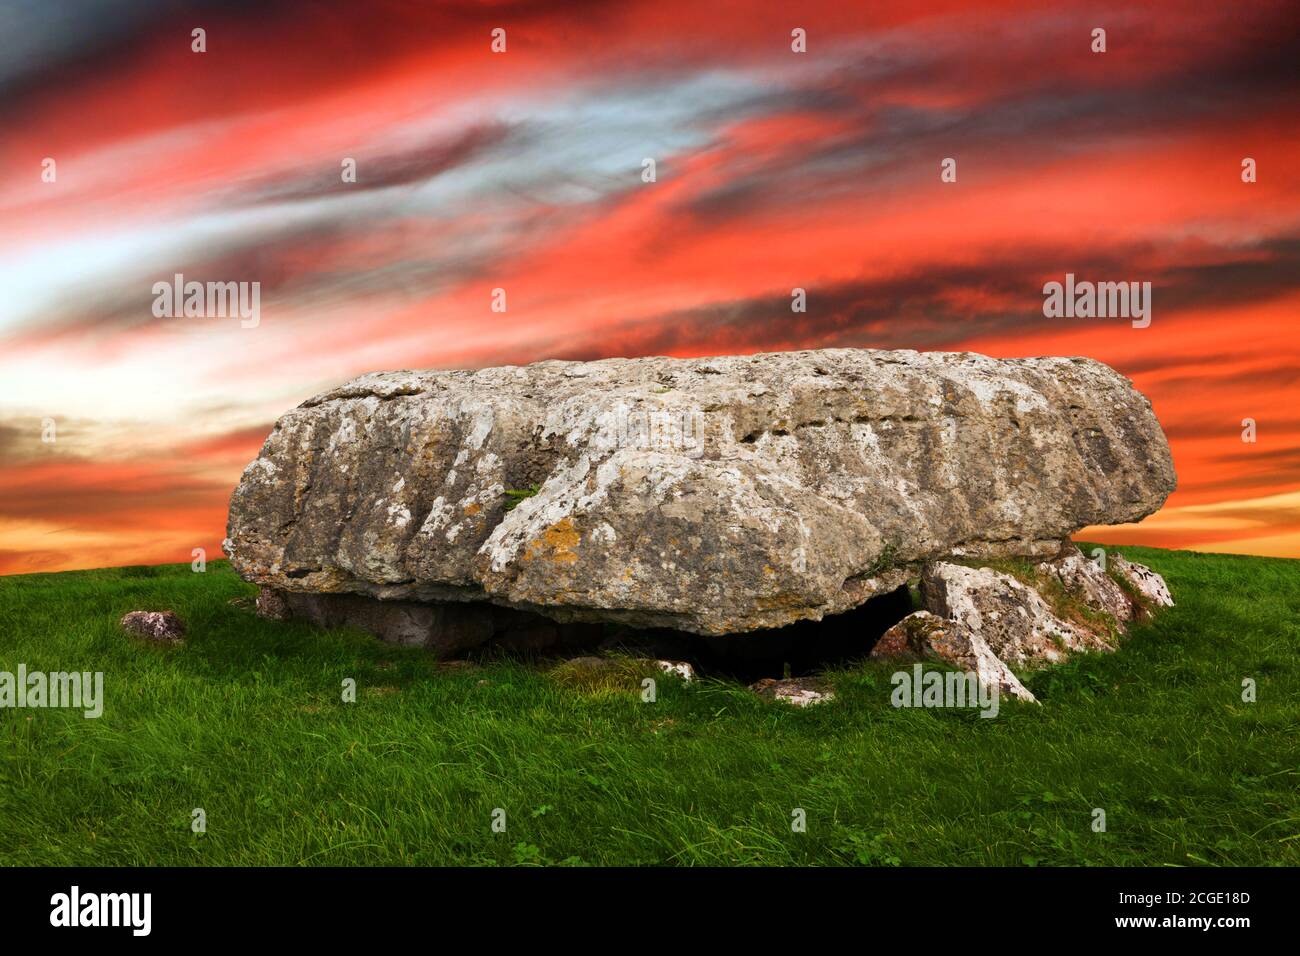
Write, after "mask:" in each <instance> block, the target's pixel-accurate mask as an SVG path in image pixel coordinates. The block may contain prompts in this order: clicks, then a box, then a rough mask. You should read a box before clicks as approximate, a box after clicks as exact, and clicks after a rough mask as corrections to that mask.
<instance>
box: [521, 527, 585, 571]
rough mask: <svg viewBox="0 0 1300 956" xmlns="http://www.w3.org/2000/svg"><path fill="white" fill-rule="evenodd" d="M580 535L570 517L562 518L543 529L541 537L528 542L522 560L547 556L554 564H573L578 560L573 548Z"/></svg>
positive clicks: (576, 544)
mask: <svg viewBox="0 0 1300 956" xmlns="http://www.w3.org/2000/svg"><path fill="white" fill-rule="evenodd" d="M580 540H581V536H580V535H579V534H578V532H577V530H576V529H575V528H574V527H573V519H572V518H562V519H561V520H559V521H557V522H555V524H553V525H551V526H550V527H549V528H547V529H546V530H545V531H543V532H542V535H541V537H539V538H534V539H533V540H532V541H529V542H528V547H527V548H525V549H524V558H523V559H524V560H525V561H531V560H532V559H533V558H541V557H547V558H549V559H550V560H551V561H553V562H554V563H556V564H573V562H575V561H577V560H578V555H577V554H576V553H575V552H574V550H573V549H574V548H576V547H577V546H578V542H579V541H580Z"/></svg>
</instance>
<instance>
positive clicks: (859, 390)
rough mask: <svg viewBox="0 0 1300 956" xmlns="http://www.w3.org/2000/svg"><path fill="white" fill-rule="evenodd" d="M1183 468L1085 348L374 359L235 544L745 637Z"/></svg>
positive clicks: (331, 566) (492, 596) (1095, 515)
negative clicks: (509, 361) (381, 363)
mask: <svg viewBox="0 0 1300 956" xmlns="http://www.w3.org/2000/svg"><path fill="white" fill-rule="evenodd" d="M1174 484H1175V476H1174V470H1173V465H1172V461H1171V459H1170V455H1169V449H1168V445H1167V443H1166V441H1165V436H1164V434H1163V432H1162V431H1161V429H1160V426H1159V424H1158V422H1157V421H1156V419H1155V416H1154V415H1153V413H1152V410H1151V405H1150V403H1149V402H1148V401H1147V399H1146V398H1145V397H1143V396H1142V395H1141V394H1139V393H1138V392H1137V391H1135V390H1134V389H1133V387H1132V385H1131V383H1130V382H1129V381H1128V380H1127V379H1125V378H1124V377H1123V376H1121V375H1119V374H1118V373H1116V372H1115V371H1113V370H1112V369H1110V368H1109V367H1107V366H1105V365H1102V364H1100V363H1098V362H1095V361H1092V360H1088V359H1082V358H1034V359H1005V360H995V359H991V358H988V357H986V356H982V355H976V354H973V353H938V352H930V353H917V352H911V351H873V350H860V349H831V350H821V351H805V352H786V353H770V354H764V355H752V356H728V357H722V358H709V359H672V358H644V359H609V360H605V361H600V362H560V361H548V362H540V363H537V364H534V365H528V366H520V367H515V366H511V367H505V368H492V369H484V370H481V371H477V372H471V371H445V372H439V371H419V372H412V371H400V372H384V373H376V374H371V375H365V376H362V377H361V378H358V379H356V380H354V381H352V382H349V383H348V384H346V385H343V386H341V387H339V388H336V389H333V390H331V391H328V392H325V393H323V394H321V395H318V396H316V397H314V398H312V399H309V400H308V401H306V402H304V403H303V404H302V405H301V406H299V407H298V408H295V409H293V410H291V411H289V412H287V413H286V414H285V415H284V416H283V417H282V418H281V419H280V420H279V421H278V422H277V423H276V426H275V429H274V431H273V432H272V433H271V435H270V437H268V438H267V440H266V443H265V445H264V446H263V448H262V450H261V453H260V454H259V456H258V458H257V459H256V460H255V461H254V462H252V464H250V465H249V466H248V468H247V469H246V470H245V471H244V474H243V477H242V479H241V481H240V483H239V486H238V488H237V489H236V491H235V493H234V496H233V498H232V500H231V509H230V520H229V527H228V538H227V542H226V551H227V553H228V554H229V555H230V557H231V561H232V564H233V566H234V568H235V570H236V571H237V572H238V573H239V574H240V575H241V576H243V577H244V578H245V579H247V580H249V581H253V582H256V583H258V584H261V585H264V586H267V587H271V588H275V589H277V590H279V591H282V592H286V593H293V592H304V593H321V594H358V595H367V596H370V597H377V598H381V599H385V600H395V601H418V602H446V601H458V602H464V601H470V602H490V603H492V604H496V605H501V606H504V607H511V608H517V609H521V610H527V611H533V612H537V613H541V614H544V615H546V616H548V617H551V618H552V619H554V620H557V621H560V622H582V621H587V622H610V623H619V624H626V625H630V626H633V627H667V628H673V629H677V630H683V631H690V632H693V633H696V634H705V635H720V634H735V633H740V632H745V631H751V630H756V629H761V628H772V627H780V626H783V625H785V624H789V623H791V622H794V621H798V620H801V619H813V620H817V619H820V618H821V617H822V616H823V615H826V614H834V613H840V612H843V611H846V610H849V609H851V608H854V607H856V606H858V605H860V604H862V603H863V602H864V601H866V600H867V599H869V598H871V597H873V596H875V595H877V594H881V593H884V592H886V591H889V590H892V589H893V588H895V587H897V586H898V585H899V584H901V583H903V582H905V581H906V580H908V579H909V578H914V577H915V576H916V574H917V573H918V571H919V569H920V568H921V566H922V565H923V564H925V563H926V562H934V561H941V560H942V559H944V558H945V557H954V556H960V557H973V558H979V557H990V558H992V557H1008V556H1025V557H1031V558H1033V559H1034V560H1038V561H1047V560H1050V559H1051V558H1052V557H1053V556H1054V555H1056V554H1057V552H1058V550H1059V547H1060V541H1061V539H1063V538H1065V537H1067V536H1068V535H1069V534H1070V533H1072V532H1074V531H1076V530H1078V529H1079V528H1081V527H1084V526H1086V525H1098V524H1103V525H1104V524H1117V523H1123V522H1130V521H1137V520H1140V519H1141V518H1143V517H1145V516H1146V515H1148V514H1151V513H1152V512H1154V511H1155V510H1157V509H1158V508H1159V507H1160V505H1161V504H1163V502H1164V500H1165V498H1166V497H1167V496H1168V495H1169V493H1170V492H1171V491H1172V490H1173V488H1174ZM508 492H510V493H508Z"/></svg>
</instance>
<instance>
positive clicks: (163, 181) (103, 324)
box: [0, 0, 1300, 573]
mask: <svg viewBox="0 0 1300 956" xmlns="http://www.w3.org/2000/svg"><path fill="white" fill-rule="evenodd" d="M1297 19H1300V17H1298V16H1297V11H1296V9H1295V7H1294V4H1291V5H1290V6H1289V7H1288V4H1287V3H1285V2H1268V0H1265V2H1242V3H1232V4H1227V3H1221V2H1214V3H1201V2H1195V0H1181V2H1176V3H1159V2H1157V3H1145V4H1141V5H1135V4H1131V3H1127V2H1122V3H1110V4H1093V3H1077V2H1075V3H1054V2H1052V0H1034V2H1023V3H1022V2H985V3H979V2H971V3H948V2H940V0H909V2H906V3H899V2H896V0H895V2H889V3H874V2H861V0H859V2H855V3H851V4H850V3H844V2H842V0H836V2H825V3H823V2H812V3H799V2H780V3H768V2H763V0H747V2H743V3H730V2H726V3H724V2H718V0H692V2H689V3H688V2H682V0H654V2H647V0H628V2H618V0H612V2H595V0H587V2H572V3H552V2H546V0H520V2H479V3H441V4H440V3H433V2H429V3H414V2H397V0H384V2H372V3H367V4H357V3H354V2H350V0H349V2H335V0H311V2H308V0H296V2H274V0H256V2H254V0H221V2H216V0H210V2H173V0H150V2H127V0H5V2H4V3H3V4H0V573H25V572H31V571H55V570H64V569H71V568H88V567H103V566H114V565H129V564H156V563H168V562H179V561H190V560H191V556H192V553H193V549H194V548H203V549H205V551H206V554H207V555H208V556H209V557H210V558H211V557H216V556H218V555H219V553H220V542H221V539H222V537H223V534H224V528H225V521H226V512H227V508H228V505H229V499H230V493H231V491H232V490H233V488H234V485H235V483H236V482H237V480H238V478H239V475H240V472H241V471H242V470H243V467H244V466H245V465H246V464H247V463H248V462H249V461H250V460H252V459H253V458H254V457H255V456H256V454H257V451H258V449H259V447H260V445H261V443H262V440H263V439H264V438H265V436H266V435H267V433H268V432H269V431H270V428H271V426H272V424H273V423H274V421H275V419H276V418H277V417H278V416H279V415H280V414H282V413H283V412H284V411H286V410H288V409H289V408H291V407H293V406H294V405H296V404H298V403H299V402H301V401H302V400H304V399H306V398H308V397H309V396H311V395H313V394H316V393H318V392H320V391H323V390H324V389H326V388H329V387H332V386H334V385H337V384H339V383H341V382H343V381H346V380H347V379H349V378H352V377H354V376H356V375H359V374H361V373H364V372H368V371H376V370H383V369H397V368H478V367H487V366H492V365H503V364H523V363H527V362H532V361H537V360H541V359H548V358H565V359H595V358H603V357H609V356H638V355H675V356H702V355H719V354H733V353H735V354H739V353H752V352H763V351H776V350H783V349H802V348H823V347H861V348H911V349H920V350H957V351H961V350H969V351H976V352H982V353H985V354H988V355H994V356H999V357H1015V356H1036V355H1083V356H1089V357H1091V358H1095V359H1099V360H1101V361H1103V362H1106V363H1108V364H1110V365H1112V366H1114V367H1115V368H1116V369H1118V370H1119V371H1120V372H1122V373H1123V374H1125V375H1127V376H1129V377H1130V378H1131V379H1133V381H1134V383H1135V384H1136V386H1137V387H1138V388H1139V389H1140V390H1141V391H1142V392H1143V393H1144V394H1146V395H1147V396H1148V397H1149V398H1150V399H1151V401H1152V403H1153V405H1154V408H1155V411H1156V414H1157V416H1158V417H1159V419H1160V421H1161V423H1162V424H1163V426H1164V428H1165V431H1166V434H1167V435H1168V437H1169V441H1170V446H1171V448H1172V451H1173V456H1174V463H1175V467H1176V469H1177V472H1178V477H1179V487H1178V490H1177V491H1176V492H1175V493H1174V494H1173V495H1172V496H1171V497H1170V498H1169V500H1168V502H1167V503H1166V505H1165V507H1164V508H1163V509H1162V510H1161V511H1160V512H1158V513H1157V514H1155V515H1153V516H1152V517H1150V518H1148V519H1147V520H1145V521H1143V522H1141V523H1140V524H1137V525H1132V526H1121V527H1116V528H1106V529H1087V530H1086V531H1085V532H1084V533H1083V534H1081V535H1077V536H1076V537H1080V538H1083V539H1086V540H1090V541H1101V542H1106V543H1115V544H1149V545H1154V546H1158V547H1177V548H1191V549H1196V550H1203V551H1220V552H1236V553H1249V554H1266V555H1280V556H1291V557H1300V402H1298V401H1297V394H1298V390H1297V385H1298V384H1300V382H1298V380H1300V335H1297V318H1298V317H1300V268H1298V266H1300V190H1298V189H1297V170H1300V134H1298V133H1297V118H1300V82H1298V80H1300V76H1298V74H1297V64H1298V63H1300V41H1298V40H1297V36H1298V35H1300V30H1297ZM1097 28H1101V29H1103V30H1104V31H1105V47H1106V48H1105V51H1104V52H1095V51H1094V49H1093V47H1094V45H1095V44H1096V41H1095V39H1094V33H1093V31H1094V30H1095V29H1097ZM196 29H201V30H203V31H204V33H203V35H202V36H203V41H204V43H203V46H204V50H203V52H196V50H195V49H194V46H195V43H196V41H195V39H194V34H193V31H194V30H196ZM495 30H503V31H504V41H505V49H504V52H498V51H496V50H494V49H493V44H494V33H493V31H495ZM796 30H799V31H803V33H802V36H803V37H804V38H805V43H804V46H805V49H804V51H803V52H799V51H797V50H796V49H794V47H795V46H798V45H799V44H798V43H797V41H796V35H795V34H794V32H793V31H796ZM499 36H500V35H499V34H498V37H499ZM498 46H499V42H498ZM647 159H652V160H654V179H653V181H652V182H647V181H646V178H647V176H646V167H645V163H644V161H645V160H647ZM947 159H952V160H955V167H954V168H955V172H956V176H955V181H945V179H944V177H943V175H942V171H943V163H944V161H945V160H947ZM1246 159H1250V160H1253V161H1254V164H1253V165H1254V170H1255V176H1254V180H1255V181H1253V182H1245V181H1243V161H1244V160H1246ZM50 160H52V161H53V162H52V164H51V163H50V162H48V161H50ZM347 160H351V161H353V162H354V163H355V169H356V176H355V182H346V181H344V179H345V176H344V173H343V170H344V166H345V161H347ZM949 178H950V179H951V177H949ZM178 273H179V274H181V275H183V276H184V277H185V278H186V279H188V280H198V281H222V282H225V281H235V282H248V283H252V282H257V283H259V286H258V288H259V290H260V300H259V314H258V317H257V322H256V324H255V325H253V324H252V323H251V322H246V321H241V320H240V319H239V318H238V317H234V318H231V317H184V316H180V317H170V316H166V315H164V316H161V317H159V316H157V315H155V311H156V310H155V308H154V306H155V292H154V284H155V283H156V282H160V281H164V282H171V281H172V280H173V276H174V275H176V274H178ZM1067 273H1072V274H1074V275H1075V276H1076V277H1077V279H1078V280H1079V281H1085V280H1087V281H1106V282H1111V281H1116V282H1119V281H1123V282H1130V281H1131V282H1150V283H1151V288H1152V293H1151V322H1150V325H1148V326H1147V327H1145V328H1135V327H1134V325H1133V323H1132V322H1130V321H1129V320H1127V319H1124V318H1114V317H1108V318H1094V317H1052V318H1049V317H1047V316H1045V315H1044V309H1043V302H1044V295H1043V286H1044V284H1045V283H1047V282H1051V281H1057V282H1062V281H1064V278H1065V276H1066V274H1067ZM795 288H802V289H805V290H806V294H807V311H806V312H803V313H796V312H792V310H791V307H790V306H791V291H792V290H793V289H795ZM495 289H504V290H505V295H506V299H505V302H506V311H504V312H494V311H493V310H492V304H493V301H494V299H493V290H495ZM497 301H498V302H499V300H497ZM1246 420H1250V421H1251V422H1253V423H1254V425H1253V436H1251V435H1249V434H1246V435H1245V436H1244V432H1246V425H1245V422H1246ZM1244 437H1253V439H1254V440H1253V441H1247V440H1244Z"/></svg>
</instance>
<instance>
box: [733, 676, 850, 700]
mask: <svg viewBox="0 0 1300 956" xmlns="http://www.w3.org/2000/svg"><path fill="white" fill-rule="evenodd" d="M749 689H750V690H752V691H753V692H754V693H756V694H758V696H759V697H763V698H766V699H768V700H782V701H785V702H786V703H787V704H793V705H794V706H795V707H811V706H812V705H813V704H823V703H825V702H826V701H828V700H834V699H835V694H834V693H833V692H832V691H831V689H830V688H829V687H828V686H827V685H826V683H825V682H824V681H822V680H819V679H818V678H815V677H787V678H786V679H785V680H776V679H775V678H772V677H764V678H763V679H762V680H760V681H756V682H755V683H753V684H750V685H749Z"/></svg>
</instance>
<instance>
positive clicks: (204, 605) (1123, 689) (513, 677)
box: [0, 548, 1300, 865]
mask: <svg viewBox="0 0 1300 956" xmlns="http://www.w3.org/2000/svg"><path fill="white" fill-rule="evenodd" d="M1120 550H1122V551H1123V553H1125V554H1126V555H1127V556H1130V557H1132V558H1134V559H1135V560H1138V561H1142V562H1144V563H1147V564H1149V565H1151V566H1152V567H1153V568H1155V569H1156V570H1157V571H1159V572H1160V573H1162V574H1163V575H1164V576H1165V578H1166V580H1167V581H1168V583H1169V585H1170V588H1171V589H1172V591H1173V593H1174V596H1175V598H1176V600H1177V601H1178V607H1176V608H1174V609H1172V610H1168V611H1166V612H1164V613H1163V614H1162V615H1161V616H1160V617H1159V618H1158V619H1157V620H1156V621H1155V622H1153V623H1150V624H1147V625H1142V626H1139V627H1136V628H1135V629H1134V630H1133V631H1132V633H1131V634H1130V636H1129V637H1128V638H1127V640H1126V642H1125V643H1124V646H1123V648H1122V649H1121V651H1120V652H1119V653H1117V654H1114V655H1109V656H1094V657H1088V658H1084V659H1079V660H1077V661H1075V662H1072V663H1071V664H1069V665H1067V666H1065V667H1062V668H1059V669H1055V670H1051V671H1047V672H1042V673H1039V674H1036V675H1034V676H1033V677H1032V678H1031V679H1030V680H1029V681H1028V684H1029V687H1030V688H1031V689H1032V690H1033V692H1034V693H1035V694H1036V695H1037V696H1038V697H1039V699H1040V700H1041V701H1042V706H1041V707H1032V706H1024V705H1016V704H1014V703H1012V702H1009V701H1004V702H1003V704H1002V709H1001V714H1000V715H999V716H998V717H997V718H996V719H992V720H987V719H979V718H978V717H977V716H976V715H975V713H973V712H969V711H954V710H899V709H894V708H893V707H891V706H890V703H889V695H890V692H891V690H892V688H891V685H890V681H889V675H890V673H891V672H892V671H893V670H894V669H895V668H894V667H891V666H887V665H880V664H862V665H859V666H856V667H852V668H849V669H844V670H838V671H836V672H834V673H833V674H832V675H831V676H832V679H833V682H834V684H835V686H836V688H837V690H838V693H839V698H838V700H837V701H835V702H833V703H830V704H826V705H823V706H821V707H817V708H811V709H809V710H806V711H800V710H795V709H793V708H790V707H786V706H784V705H773V704H766V703H764V702H762V701H760V700H758V699H757V698H756V697H755V696H754V695H752V694H751V693H749V692H748V691H746V690H744V689H743V688H741V687H739V686H737V685H732V684H726V683H721V682H716V681H701V682H697V683H695V684H691V685H685V684H681V683H678V682H676V681H675V680H673V679H670V678H667V677H661V679H660V680H659V694H658V700H657V702H655V703H642V702H641V699H640V696H639V694H638V693H637V692H636V690H635V688H636V683H635V681H631V682H629V683H628V685H627V689H623V688H621V687H618V686H614V687H609V686H603V685H591V686H584V685H582V684H577V685H574V684H563V683H562V682H560V681H558V680H557V679H556V675H555V674H554V673H552V672H549V671H548V670H547V668H546V667H545V666H541V665H529V664H527V663H526V662H520V661H513V662H512V661H498V662H487V663H485V664H483V665H470V666H447V665H445V664H444V665H440V664H439V663H437V662H435V661H433V660H430V659H429V658H428V656H427V655H425V654H424V653H423V652H419V651H410V650H403V649H398V648H393V647H390V646H387V645H383V644H380V643H378V642H377V641H374V640H372V639H370V638H369V637H367V636H365V635H363V634H360V633H356V632H348V631H322V630H319V629H316V628H313V627H311V626H309V625H306V624H302V623H298V622H294V623H288V624H280V623H272V622H266V621H262V620H259V619H258V618H256V617H255V616H254V615H253V614H252V613H251V612H250V610H249V609H248V607H247V604H248V601H247V598H248V597H249V596H250V595H251V594H252V593H253V591H254V589H253V588H251V587H250V586H248V585H246V584H244V583H243V582H242V581H240V580H239V579H238V578H237V577H236V576H235V575H234V574H233V572H231V570H230V568H229V566H228V565H227V564H225V563H224V562H220V563H213V564H211V565H209V567H208V569H207V571H206V572H205V573H202V574H196V573H194V572H192V571H191V570H190V567H189V566H188V565H174V566H163V567H137V568H120V569H113V570H103V571H86V572H68V573H61V574H41V575H25V576H16V577H7V578H0V670H9V671H14V670H16V669H17V666H18V664H19V663H22V664H25V665H26V666H27V668H28V670H29V671H33V670H43V671H62V670H79V671H103V672H104V675H105V676H104V683H105V689H104V696H105V705H104V713H103V716H101V717H99V718H98V719H86V718H85V717H83V716H82V714H81V712H80V711H69V710H54V709H46V710H36V709H0V863H3V864H82V865H88V864H108V865H115V864H127V865H133V864H208V865H216V864H313V865H316V864H344V863H356V864H406V863H412V864H529V863H543V864H556V863H562V864H571V865H581V864H877V865H882V864H883V865H896V864H900V863H901V864H903V865H926V864H998V865H1052V864H1090V865H1093V864H1118V865H1127V864H1144V865H1158V864H1173V865H1220V864H1232V865H1247V864H1288V865H1297V864H1300V735H1297V734H1296V728H1297V727H1298V726H1300V694H1298V693H1297V692H1296V688H1297V687H1298V686H1300V562H1295V561H1283V560H1272V559H1264V558H1248V557H1234V556H1225V555H1199V554H1193V553H1189V552H1176V551H1157V550H1151V549H1144V548H1123V549H1120ZM239 599H243V600H242V601H241V600H239ZM232 601H234V602H235V603H232ZM167 608H170V609H173V610H175V611H176V612H177V613H178V614H179V615H180V616H181V617H182V619H183V620H184V621H185V622H186V624H187V626H188V628H189V634H188V638H187V641H186V643H185V644H184V645H183V646H180V647H174V648H165V647H155V646H151V645H147V644H145V643H143V642H140V641H138V640H135V639H132V638H128V637H126V636H125V635H123V634H122V633H121V632H120V630H119V629H118V627H117V621H118V619H119V618H120V617H121V615H122V614H123V613H124V612H126V611H128V610H135V609H146V610H153V609H167ZM346 678H353V679H355V681H356V684H357V688H358V696H357V701H356V702H355V703H344V702H342V700H341V686H342V682H343V681H344V680H345V679H346ZM1244 678H1253V679H1254V680H1255V681H1256V683H1257V688H1258V689H1257V694H1258V700H1257V702H1255V703H1245V702H1243V700H1242V681H1243V679H1244ZM196 808H202V809H203V811H204V813H205V815H206V823H207V832H206V833H204V834H202V835H197V834H195V833H193V832H192V831H191V818H192V812H193V811H194V810H195V809H196ZM497 808H501V809H504V810H505V820H506V830H505V832H503V833H500V832H494V831H493V829H492V826H491V824H492V820H493V811H494V810H495V809H497ZM796 808H801V809H802V810H804V811H805V813H806V819H807V831H806V832H804V833H795V832H792V830H791V821H792V813H793V812H794V811H795V809H796ZM1094 808H1101V809H1103V810H1104V811H1105V814H1106V830H1105V832H1094V831H1093V828H1092V824H1093V820H1094V815H1093V811H1094Z"/></svg>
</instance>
